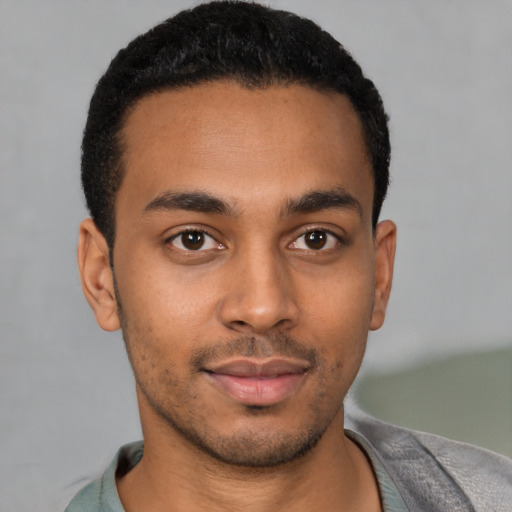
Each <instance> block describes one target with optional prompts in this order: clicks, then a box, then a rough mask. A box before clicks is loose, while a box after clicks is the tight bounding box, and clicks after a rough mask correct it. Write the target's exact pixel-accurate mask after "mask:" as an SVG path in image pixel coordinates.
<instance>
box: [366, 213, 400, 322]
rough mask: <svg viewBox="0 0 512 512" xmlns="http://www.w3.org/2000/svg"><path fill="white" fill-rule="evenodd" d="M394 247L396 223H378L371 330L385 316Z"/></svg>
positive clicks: (389, 290) (393, 259) (390, 282)
mask: <svg viewBox="0 0 512 512" xmlns="http://www.w3.org/2000/svg"><path fill="white" fill-rule="evenodd" d="M395 249H396V225H395V223H394V222H392V221H390V220H385V221H382V222H380V223H379V224H378V226H377V228H376V233H375V296H374V303H373V312H372V318H371V322H370V329H371V330H372V331H374V330H376V329H379V328H380V327H382V324H383V323H384V318H385V316H386V308H387V305H388V300H389V295H390V293H391V284H392V282H393V266H394V262H395Z"/></svg>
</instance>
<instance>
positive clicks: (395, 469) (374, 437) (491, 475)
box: [347, 406, 512, 512]
mask: <svg viewBox="0 0 512 512" xmlns="http://www.w3.org/2000/svg"><path fill="white" fill-rule="evenodd" d="M349 409H350V411H348V412H347V427H348V428H349V429H352V430H354V431H355V432H356V433H357V434H359V435H361V436H363V437H364V438H365V440H366V441H367V442H368V443H369V444H370V445H371V446H372V448H373V449H374V450H375V452H376V453H377V455H378V456H379V458H380V459H381V460H382V462H383V464H384V466H385V467H386V469H387V471H388V472H389V474H390V476H391V477H392V478H393V480H394V482H395V484H396V485H397V487H398V488H399V490H400V492H401V493H402V495H403V496H404V500H405V501H406V502H408V503H410V504H411V505H412V506H411V510H451V511H459V510H460V511H471V512H473V511H476V512H480V511H482V512H484V511H485V512H487V511H489V510H493V511H496V512H507V511H510V509H511V504H512V459H509V458H508V457H504V456H502V455H498V454H496V453H493V452H491V451H488V450H485V449H482V448H477V447H475V446H472V445H469V444H465V443H460V442H457V441H451V440H449V439H445V438H443V437H440V436H436V435H433V434H426V433H423V432H416V431H413V430H409V429H406V428H401V427H397V426H394V425H390V424H388V423H384V422H382V421H379V420H376V419H375V418H372V417H371V416H368V415H366V414H365V413H363V412H361V411H360V410H358V409H356V408H355V407H354V406H350V407H349ZM421 507H423V508H421ZM428 507H433V508H428ZM443 507H444V508H443Z"/></svg>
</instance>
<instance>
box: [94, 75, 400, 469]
mask: <svg viewBox="0 0 512 512" xmlns="http://www.w3.org/2000/svg"><path fill="white" fill-rule="evenodd" d="M122 140H123V149H124V157H123V165H124V168H125V173H126V174H125V178H124V181H123V183H122V186H121V188H120V191H119V194H118V197H117V202H116V241H115V248H114V275H115V279H116V284H117V298H118V301H119V307H120V308H119V315H120V322H121V325H122V329H123V335H124V339H125V342H126V345H127V349H128V353H129V356H130V360H131V363H132V366H133V369H134V373H135V377H136V381H137V391H138V397H139V402H140V408H141V419H142V425H143V429H144V432H145V437H146V439H147V438H148V437H150V436H151V435H152V432H156V431H159V432H162V427H163V430H165V431H166V432H167V434H170V435H172V436H176V438H177V439H180V440H182V441H184V442H185V444H189V445H190V446H191V447H193V448H194V449H196V448H199V449H200V450H201V451H202V453H204V452H207V453H209V454H211V455H213V456H214V457H216V458H217V459H219V460H223V461H227V462H230V463H234V464H241V465H249V466H267V465H275V464H279V463H282V462H286V461H289V460H292V459H294V458H295V457H297V456H298V455H300V454H302V453H304V452H306V451H307V450H308V449H309V448H310V447H312V446H313V445H315V443H317V442H318V440H319V439H320V438H322V435H323V434H324V433H326V431H329V429H331V430H332V429H333V428H336V429H337V431H338V432H339V429H340V427H341V424H342V414H343V399H344V397H345V395H346V393H347V391H348V389H349V387H350V385H351V383H352V381H353V379H354V378H355V375H356V373H357V371H358V369H359V366H360V364H361V360H362V357H363V353H364V350H365V344H366V338H367V333H368V330H369V329H370V328H378V327H379V326H380V324H381V323H382V318H383V317H382V310H383V307H385V301H386V300H387V295H386V293H384V295H385V297H384V298H382V297H381V295H382V294H381V291H378V292H376V291H375V290H376V283H377V288H379V286H380V287H381V288H382V287H383V285H382V284H379V283H381V282H382V281H383V279H382V276H381V275H380V274H382V268H384V267H386V265H385V264H384V265H382V264H380V265H379V264H378V260H379V257H378V254H379V250H380V249H379V241H378V240H379V232H378V231H377V237H376V238H374V235H375V233H374V231H373V230H372V225H371V214H372V200H373V179H372V172H371V166H370V163H369V160H368V157H367V153H366V150H365V145H364V141H363V136H362V128H361V124H360V122H359V120H358V118H357V115H356V114H355V112H354V111H353V109H352V107H351V105H350V103H349V101H348V100H347V99H346V98H344V97H343V96H341V95H338V94H334V93H332V94H331V93H322V92H318V91H315V90H313V89H311V88H308V87H302V86H291V87H271V88H268V89H264V90H247V89H244V88H242V87H240V86H239V85H237V84H234V83H231V82H213V83H208V84H206V85H201V86H195V87H192V88H186V89H182V90H174V91H167V92H160V93H156V94H154V95H151V96H148V97H145V98H143V99H142V100H140V101H139V102H138V103H137V104H136V106H135V107H134V109H133V110H132V111H131V112H130V113H129V115H128V117H127V119H126V123H125V126H124V128H123V131H122ZM381 238H382V237H381ZM393 241H394V238H393ZM381 259H382V258H381ZM376 262H377V263H376ZM381 267H382V268H381ZM388 267H389V265H388ZM388 273H389V272H388ZM386 286H387V285H386ZM383 301H384V304H383ZM374 303H375V304H376V311H374ZM377 310H378V311H377ZM100 323H101V321H100ZM157 425H159V426H157ZM335 425H336V427H335Z"/></svg>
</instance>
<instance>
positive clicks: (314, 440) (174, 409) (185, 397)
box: [118, 295, 342, 469]
mask: <svg viewBox="0 0 512 512" xmlns="http://www.w3.org/2000/svg"><path fill="white" fill-rule="evenodd" d="M118 315H119V318H120V320H121V327H122V332H123V339H124V341H125V346H126V351H127V354H128V358H129V360H130V363H131V366H132V369H133V372H134V376H135V380H136V382H137V385H138V387H139V388H140V391H141V392H142V394H143V396H144V399H145V401H146V402H147V403H148V404H149V406H150V407H151V408H152V409H153V411H154V412H155V413H156V414H157V415H158V417H159V418H160V419H161V420H163V422H164V423H165V424H166V425H167V426H168V427H170V428H171V429H172V430H173V431H174V432H175V433H177V434H178V435H179V436H180V437H181V438H183V439H184V440H186V441H187V442H188V443H190V445H192V446H193V447H194V448H195V449H197V450H199V451H200V452H201V453H203V454H207V455H209V456H210V457H212V458H213V459H214V460H215V461H217V462H221V463H223V464H228V465H232V466H240V467H246V468H261V469H263V468H273V467H276V466H280V465H283V464H287V463H290V462H293V461H295V460H297V459H299V458H301V457H304V456H305V455H306V454H308V453H309V452H311V450H312V449H313V448H314V447H315V446H316V445H317V444H318V442H319V441H320V439H321V438H322V436H323V435H324V433H325V431H326V430H327V428H328V427H329V425H330V424H331V423H332V421H333V420H334V418H335V416H336V415H337V413H338V412H339V410H340V408H342V400H341V403H340V404H339V407H338V408H335V409H333V410H332V411H331V413H330V414H328V415H326V412H325V411H323V410H322V409H323V408H322V405H321V404H323V403H325V401H324V400H323V398H324V396H325V394H326V391H327V388H326V386H325V385H322V381H325V380H326V379H325V378H324V379H321V385H320V386H319V388H320V391H319V392H318V393H317V401H315V402H314V403H312V404H310V410H309V411H308V412H307V413H306V414H304V415H302V416H301V417H298V418H297V424H296V428H295V429H294V431H293V432H283V431H276V430H273V431H262V430H261V429H259V428H258V427H257V426H255V427H254V428H247V429H245V430H237V431H234V432H232V433H230V434H229V435H223V434H221V433H220V432H219V431H217V430H216V429H215V428H214V425H210V422H209V421H208V418H207V417H205V416H204V415H203V414H202V410H201V408H200V407H197V406H196V407H194V405H193V402H194V401H196V400H197V398H198V397H197V396H196V395H195V393H194V390H193V389H192V386H187V385H184V384H183V383H181V382H180V381H179V380H178V379H176V378H175V377H173V372H172V369H171V368H167V369H166V370H165V372H164V375H160V376H157V378H156V379H155V378H146V377H149V375H146V372H145V371H144V370H143V369H142V368H141V365H139V362H140V361H138V360H137V359H139V358H138V356H137V355H136V354H135V352H136V350H134V349H133V347H135V345H139V346H141V345H147V344H146V342H145V341H144V338H143V337H141V335H139V334H138V333H135V335H134V333H133V332H130V327H129V322H128V321H127V319H126V315H125V313H124V311H123V308H122V306H121V302H120V300H119V295H118ZM231 355H239V356H241V357H268V356H271V355H272V356H273V355H280V356H291V357H299V358H303V359H306V360H307V361H308V362H309V363H310V364H311V368H310V370H309V371H311V372H315V373H317V374H318V375H320V376H321V375H324V376H325V372H329V371H334V368H327V365H326V363H325V361H324V360H323V359H322V358H320V357H319V355H318V353H317V351H316V350H315V349H307V348H305V347H304V346H303V345H302V344H300V343H299V342H298V341H296V340H295V339H294V338H291V337H290V336H287V335H286V334H282V333H276V334H274V335H272V336H265V337H262V338H256V337H254V336H249V337H248V336H244V337H240V338H237V339H235V340H231V341H229V342H219V344H217V345H215V346H213V347H209V348H206V349H200V350H196V351H195V352H193V353H192V355H191V358H190V367H191V370H192V373H194V371H198V369H200V368H201V367H202V366H203V365H204V363H205V362H207V361H208V360H211V359H213V358H215V357H219V356H224V357H228V356H231ZM337 367H339V364H338V365H337ZM327 380H329V379H327ZM158 388H160V389H162V388H163V390H164V392H163V393H158V391H156V390H157V389H158ZM173 390H180V393H179V397H176V398H175V401H174V402H173V400H172V398H169V397H170V396H172V394H173ZM174 393H175V391H174ZM190 404H192V407H187V406H188V405H190ZM240 407H241V408H242V409H243V414H244V415H246V416H247V417H249V416H251V417H255V418H263V417H265V416H267V415H271V414H272V413H273V412H274V411H273V407H279V405H278V406H270V407H256V406H243V405H240ZM178 411H186V412H185V413H183V412H181V413H180V412H178ZM256 424H257V422H256Z"/></svg>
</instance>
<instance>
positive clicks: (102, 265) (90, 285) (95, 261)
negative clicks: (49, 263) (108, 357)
mask: <svg viewBox="0 0 512 512" xmlns="http://www.w3.org/2000/svg"><path fill="white" fill-rule="evenodd" d="M78 268H79V271H80V278H81V281H82V289H83V291H84V295H85V298H86V299H87V302H88V303H89V305H90V306H91V308H92V310H93V312H94V314H95V316H96V321H97V322H98V324H99V326H100V327H101V328H102V329H104V330H105V331H115V330H117V329H119V327H120V322H119V317H118V314H117V301H116V295H115V290H114V277H113V275H112V269H111V268H110V264H109V248H108V244H107V242H106V240H105V237H104V236H103V235H102V233H101V232H100V231H99V230H98V228H97V227H96V225H95V224H94V222H93V220H92V219H90V218H89V219H85V220H84V221H83V222H82V224H81V225H80V236H79V239H78Z"/></svg>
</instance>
